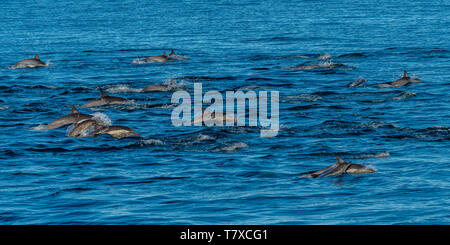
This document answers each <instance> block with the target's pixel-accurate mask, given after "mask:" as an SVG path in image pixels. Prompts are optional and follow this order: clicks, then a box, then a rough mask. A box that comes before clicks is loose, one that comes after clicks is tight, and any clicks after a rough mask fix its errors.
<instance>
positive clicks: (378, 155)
mask: <svg viewBox="0 0 450 245" xmlns="http://www.w3.org/2000/svg"><path fill="white" fill-rule="evenodd" d="M390 155H391V154H390V153H389V152H378V153H370V154H361V155H358V156H355V157H353V158H355V159H366V158H384V157H389V156H390Z"/></svg>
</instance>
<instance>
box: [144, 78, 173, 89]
mask: <svg viewBox="0 0 450 245" xmlns="http://www.w3.org/2000/svg"><path fill="white" fill-rule="evenodd" d="M176 86H177V84H176V83H175V81H174V80H173V79H170V82H169V84H168V85H166V84H153V85H148V86H147V87H145V88H143V89H142V92H163V91H168V90H170V89H173V88H175V87H176Z"/></svg>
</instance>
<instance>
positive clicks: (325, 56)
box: [317, 53, 332, 60]
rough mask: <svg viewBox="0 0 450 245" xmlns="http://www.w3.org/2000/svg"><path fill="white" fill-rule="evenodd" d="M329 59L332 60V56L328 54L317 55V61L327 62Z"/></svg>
mask: <svg viewBox="0 0 450 245" xmlns="http://www.w3.org/2000/svg"><path fill="white" fill-rule="evenodd" d="M331 58H332V56H331V55H330V54H328V53H325V54H321V55H319V57H317V59H319V60H328V59H331Z"/></svg>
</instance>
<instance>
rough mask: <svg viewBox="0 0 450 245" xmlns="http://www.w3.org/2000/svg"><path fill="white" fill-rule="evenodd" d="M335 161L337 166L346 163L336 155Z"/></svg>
mask: <svg viewBox="0 0 450 245" xmlns="http://www.w3.org/2000/svg"><path fill="white" fill-rule="evenodd" d="M336 159H337V163H338V164H344V163H346V162H345V161H344V159H342V158H341V157H340V156H337V155H336Z"/></svg>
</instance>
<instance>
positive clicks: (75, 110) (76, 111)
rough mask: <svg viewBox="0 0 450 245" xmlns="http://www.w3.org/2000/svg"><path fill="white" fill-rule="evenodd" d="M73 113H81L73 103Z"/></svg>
mask: <svg viewBox="0 0 450 245" xmlns="http://www.w3.org/2000/svg"><path fill="white" fill-rule="evenodd" d="M72 113H80V112H79V111H78V110H77V108H75V106H73V105H72Z"/></svg>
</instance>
